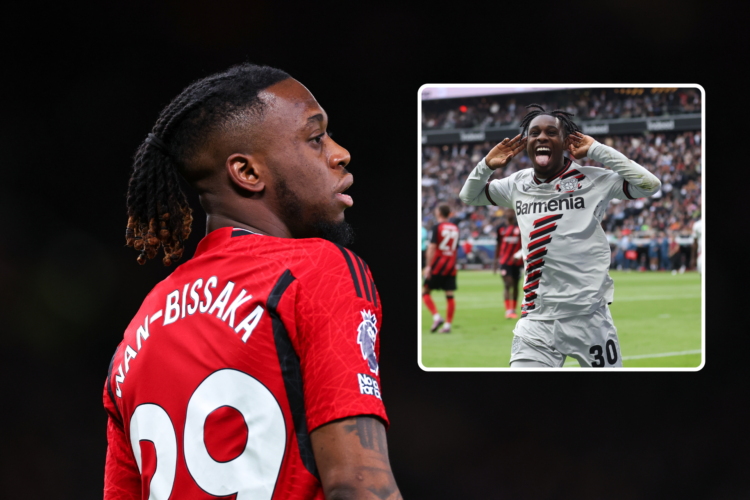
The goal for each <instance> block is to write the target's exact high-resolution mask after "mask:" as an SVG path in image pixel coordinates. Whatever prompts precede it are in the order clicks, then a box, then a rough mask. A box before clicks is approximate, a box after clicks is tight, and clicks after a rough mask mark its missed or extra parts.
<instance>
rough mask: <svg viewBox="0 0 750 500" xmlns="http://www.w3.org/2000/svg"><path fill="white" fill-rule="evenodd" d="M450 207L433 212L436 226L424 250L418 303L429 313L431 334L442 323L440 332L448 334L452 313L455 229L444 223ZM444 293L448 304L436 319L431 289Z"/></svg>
mask: <svg viewBox="0 0 750 500" xmlns="http://www.w3.org/2000/svg"><path fill="white" fill-rule="evenodd" d="M450 214H451V207H450V206H448V205H446V204H445V203H442V204H440V205H439V206H438V207H437V208H436V209H435V217H436V218H437V224H435V225H434V226H433V227H432V237H431V238H430V245H429V246H428V247H427V262H429V263H430V265H429V266H427V267H425V269H424V286H423V287H422V300H424V303H425V305H426V306H427V309H429V310H430V312H431V313H432V328H430V331H431V332H432V333H435V332H436V331H437V329H438V328H440V325H442V324H443V323H445V325H444V326H443V328H442V329H441V330H440V332H441V333H450V332H451V322H452V321H453V313H454V312H455V310H456V302H455V300H456V299H455V298H454V293H455V291H456V255H457V252H456V248H457V247H458V226H456V225H455V224H453V223H452V222H450V221H449V220H448V217H450ZM441 289H442V290H445V300H446V302H447V303H448V307H447V311H446V315H445V319H443V317H442V316H440V313H438V311H437V308H436V307H435V303H434V302H433V301H432V297H431V296H430V292H431V291H432V290H441Z"/></svg>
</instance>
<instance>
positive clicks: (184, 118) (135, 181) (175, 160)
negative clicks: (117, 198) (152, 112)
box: [125, 63, 290, 266]
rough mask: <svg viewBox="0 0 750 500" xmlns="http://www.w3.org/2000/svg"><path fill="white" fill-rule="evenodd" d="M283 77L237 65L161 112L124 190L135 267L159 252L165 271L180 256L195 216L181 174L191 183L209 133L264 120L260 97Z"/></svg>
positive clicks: (201, 82)
mask: <svg viewBox="0 0 750 500" xmlns="http://www.w3.org/2000/svg"><path fill="white" fill-rule="evenodd" d="M287 78H290V76H289V75H288V74H287V73H285V72H284V71H281V70H279V69H275V68H271V67H268V66H256V65H253V64H248V63H245V64H240V65H238V66H233V67H232V68H230V69H229V70H227V71H225V72H223V73H217V74H215V75H211V76H208V77H206V78H203V79H201V80H198V81H196V82H193V83H192V84H190V85H189V86H188V87H187V88H185V90H183V91H182V93H180V95H178V96H177V97H175V98H174V99H173V100H172V102H170V103H169V105H167V107H165V108H164V109H163V110H162V112H161V114H160V115H159V118H158V119H157V120H156V124H155V125H154V127H153V128H152V129H151V133H150V134H149V135H148V137H147V138H146V139H145V140H144V142H143V143H141V145H140V147H139V148H138V150H137V151H136V154H135V159H134V162H133V174H132V175H131V177H130V183H129V185H128V194H127V209H128V227H127V229H126V231H125V240H126V244H127V246H129V247H133V248H134V249H136V250H138V251H140V252H141V253H140V255H139V256H138V263H139V264H145V263H146V259H147V258H148V259H153V258H154V257H155V256H156V254H157V252H158V250H159V247H161V248H163V249H164V258H163V259H162V262H163V263H164V265H165V266H169V265H171V264H172V262H173V261H178V260H179V259H180V258H181V257H182V253H183V251H184V241H185V240H186V239H187V238H188V236H189V235H190V226H191V224H192V222H193V216H192V209H191V208H190V206H189V204H188V201H187V197H186V196H185V193H184V192H183V191H182V189H181V187H180V182H179V175H180V174H181V175H184V176H186V177H187V178H189V174H190V172H188V171H187V165H188V163H189V161H190V159H191V158H193V157H194V155H195V153H196V152H198V151H200V149H201V147H202V146H204V145H205V144H206V142H207V141H208V139H209V137H210V135H211V134H212V133H213V132H215V131H221V130H223V129H224V128H227V127H232V126H233V125H235V124H236V123H238V120H240V119H242V118H243V117H246V116H250V117H252V118H255V119H257V120H260V119H262V118H263V112H264V109H265V105H264V102H263V101H262V100H261V99H260V98H259V97H258V94H259V93H260V92H261V91H262V90H264V89H266V88H268V87H270V86H271V85H273V84H275V83H278V82H280V81H282V80H286V79H287Z"/></svg>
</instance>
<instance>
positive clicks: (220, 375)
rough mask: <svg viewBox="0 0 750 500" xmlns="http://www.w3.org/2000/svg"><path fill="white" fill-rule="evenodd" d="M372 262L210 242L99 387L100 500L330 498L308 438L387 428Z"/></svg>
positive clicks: (152, 296) (168, 287)
mask: <svg viewBox="0 0 750 500" xmlns="http://www.w3.org/2000/svg"><path fill="white" fill-rule="evenodd" d="M380 327H381V304H380V300H379V297H378V293H377V290H376V289H375V283H374V281H373V279H372V276H371V274H370V271H369V269H368V267H367V265H366V264H365V263H364V261H362V259H360V258H359V257H358V256H357V255H355V254H354V253H352V252H351V251H349V250H347V249H345V248H343V247H339V246H338V245H334V244H333V243H330V242H327V241H324V240H321V239H317V238H311V239H299V240H295V239H288V238H274V237H271V236H263V235H258V234H254V233H251V232H249V231H246V230H244V229H232V228H223V229H218V230H216V231H213V232H212V233H210V234H209V235H208V236H206V237H205V238H204V239H203V240H202V241H201V242H200V244H199V245H198V249H197V251H196V253H195V256H194V257H193V258H192V259H191V260H190V261H188V262H186V263H185V264H183V265H181V266H180V267H178V268H177V269H176V270H175V271H174V272H173V273H172V275H171V276H169V278H167V279H165V280H164V281H162V282H161V283H159V284H158V285H157V286H156V287H155V288H154V289H153V290H152V291H151V293H149V295H148V296H147V297H146V300H144V302H143V305H142V306H141V308H140V310H139V311H138V313H137V314H136V315H135V317H134V318H133V320H132V321H131V323H130V325H129V326H128V328H127V329H126V330H125V334H124V338H123V341H122V342H121V343H120V345H119V347H118V348H117V351H116V352H115V355H114V357H113V358H112V362H111V363H110V369H109V375H108V377H107V381H106V384H105V387H104V406H105V408H106V409H107V412H108V414H109V424H108V436H107V437H108V441H109V449H108V451H107V462H106V469H105V484H104V498H105V499H131V498H132V499H136V498H138V499H140V498H143V499H146V498H150V499H162V500H166V499H168V498H171V499H180V500H182V499H215V498H217V497H221V498H232V499H236V500H250V499H253V500H260V499H266V500H271V499H273V500H280V499H293V500H302V499H310V498H315V499H322V498H323V491H322V488H321V485H320V480H319V476H318V472H317V468H316V464H315V457H314V455H313V450H312V447H311V444H310V437H309V432H310V431H312V430H314V429H315V428H316V427H319V426H320V425H322V424H325V423H327V422H330V421H332V420H336V419H339V418H344V417H350V416H354V415H376V416H378V417H380V418H382V419H383V420H384V421H385V423H386V425H387V423H388V419H387V416H386V414H385V409H384V407H383V402H382V400H381V394H380V377H379V367H378V352H379V348H380V339H379V338H378V330H379V329H380Z"/></svg>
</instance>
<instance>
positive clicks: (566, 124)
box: [521, 104, 581, 137]
mask: <svg viewBox="0 0 750 500" xmlns="http://www.w3.org/2000/svg"><path fill="white" fill-rule="evenodd" d="M529 108H537V109H536V110H533V111H529V112H528V113H527V114H526V116H524V117H523V120H522V121H521V137H526V135H527V134H528V132H529V124H530V123H531V120H533V119H534V118H536V117H537V116H541V115H549V116H552V117H554V118H557V119H559V120H560V123H562V126H563V128H564V129H565V136H568V135H570V134H571V133H572V132H580V130H581V129H579V128H578V125H576V124H575V123H574V122H573V120H571V118H570V117H571V116H575V115H573V113H568V112H567V111H563V110H562V109H556V110H554V111H545V110H544V108H543V107H541V106H540V105H538V104H529V105H528V106H526V109H529Z"/></svg>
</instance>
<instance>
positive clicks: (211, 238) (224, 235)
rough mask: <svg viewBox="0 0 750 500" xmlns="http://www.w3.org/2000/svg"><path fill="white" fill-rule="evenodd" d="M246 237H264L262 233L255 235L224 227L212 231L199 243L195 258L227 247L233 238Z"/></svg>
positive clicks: (240, 229)
mask: <svg viewBox="0 0 750 500" xmlns="http://www.w3.org/2000/svg"><path fill="white" fill-rule="evenodd" d="M245 235H257V236H263V235H261V234H260V233H254V232H252V231H249V230H247V229H242V228H238V227H222V228H220V229H216V230H214V231H211V232H210V233H208V234H207V235H206V236H205V237H204V238H203V239H202V240H201V241H200V243H198V248H197V249H196V250H195V257H198V256H199V255H201V254H204V253H207V252H210V251H212V250H214V249H216V248H218V247H221V246H223V245H226V244H227V243H229V240H230V239H231V238H235V237H237V236H245Z"/></svg>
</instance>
